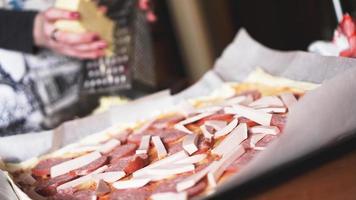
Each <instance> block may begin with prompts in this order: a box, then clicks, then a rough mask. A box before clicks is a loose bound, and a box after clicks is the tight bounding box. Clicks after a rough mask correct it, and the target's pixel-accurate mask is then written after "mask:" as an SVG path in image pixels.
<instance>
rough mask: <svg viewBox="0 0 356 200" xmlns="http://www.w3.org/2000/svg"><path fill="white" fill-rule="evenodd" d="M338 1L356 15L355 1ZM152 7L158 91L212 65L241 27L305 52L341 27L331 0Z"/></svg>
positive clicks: (186, 2) (179, 0)
mask: <svg viewBox="0 0 356 200" xmlns="http://www.w3.org/2000/svg"><path fill="white" fill-rule="evenodd" d="M340 2H341V4H342V8H343V10H344V12H348V13H350V14H351V15H352V16H354V17H355V16H356V1H340ZM154 11H155V13H156V15H157V19H158V20H157V21H156V22H155V23H154V24H152V27H151V28H152V37H153V46H154V57H155V62H156V65H155V68H156V73H157V76H156V77H157V85H158V88H157V89H163V88H171V89H172V90H173V92H176V91H179V90H181V89H182V88H184V87H186V86H187V85H189V84H191V83H192V82H194V81H196V80H198V79H199V78H200V77H201V76H202V74H204V72H206V71H207V70H208V69H210V68H211V67H212V66H213V64H214V60H215V59H216V58H218V57H219V55H220V54H221V53H222V51H223V49H224V48H225V47H226V46H227V45H228V44H229V43H230V42H231V41H232V40H233V38H234V36H235V34H236V33H237V31H238V30H239V29H240V28H241V27H244V28H246V29H247V31H248V32H249V33H250V34H251V36H252V37H253V38H255V39H256V40H257V41H259V42H260V43H262V44H264V45H265V46H267V47H270V48H274V49H279V50H306V49H307V47H308V45H309V44H310V43H311V42H312V41H315V40H331V39H332V37H333V33H334V30H335V28H336V26H337V20H336V16H335V11H334V8H333V4H332V1H331V0H328V1H326V0H288V1H284V0H264V1H258V0H219V1H216V0H168V1H167V0H156V1H154Z"/></svg>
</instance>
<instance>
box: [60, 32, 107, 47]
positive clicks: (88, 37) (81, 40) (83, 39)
mask: <svg viewBox="0 0 356 200" xmlns="http://www.w3.org/2000/svg"><path fill="white" fill-rule="evenodd" d="M99 39H100V37H99V36H98V34H96V33H69V32H65V31H57V32H56V40H57V42H59V43H63V44H67V45H77V44H85V43H91V42H94V41H97V40H99Z"/></svg>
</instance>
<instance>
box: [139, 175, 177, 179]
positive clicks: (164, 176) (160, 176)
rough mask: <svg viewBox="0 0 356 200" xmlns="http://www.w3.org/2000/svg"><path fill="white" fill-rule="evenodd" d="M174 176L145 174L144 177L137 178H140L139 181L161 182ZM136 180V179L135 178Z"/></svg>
mask: <svg viewBox="0 0 356 200" xmlns="http://www.w3.org/2000/svg"><path fill="white" fill-rule="evenodd" d="M174 176H175V174H168V175H167V174H166V175H163V174H162V175H153V174H145V175H141V176H139V177H137V178H140V179H150V180H151V181H161V180H164V179H168V178H172V177H174ZM135 178H136V177H135Z"/></svg>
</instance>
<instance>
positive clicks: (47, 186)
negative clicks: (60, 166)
mask: <svg viewBox="0 0 356 200" xmlns="http://www.w3.org/2000/svg"><path fill="white" fill-rule="evenodd" d="M76 177H77V175H76V174H75V173H67V174H63V175H61V176H57V177H55V178H51V179H49V180H45V181H43V182H41V183H40V184H39V185H38V186H37V187H36V192H37V193H38V194H40V195H42V196H51V195H54V194H55V193H56V192H57V191H56V188H57V187H58V186H59V185H62V184H63V183H66V182H68V181H71V180H73V179H75V178H76Z"/></svg>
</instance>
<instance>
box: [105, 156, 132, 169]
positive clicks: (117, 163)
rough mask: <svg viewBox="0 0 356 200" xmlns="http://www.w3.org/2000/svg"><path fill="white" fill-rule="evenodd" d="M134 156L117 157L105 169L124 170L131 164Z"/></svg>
mask: <svg viewBox="0 0 356 200" xmlns="http://www.w3.org/2000/svg"><path fill="white" fill-rule="evenodd" d="M133 157H134V156H128V157H124V158H120V159H115V160H113V161H112V162H111V164H110V165H109V167H108V168H107V169H106V170H105V171H106V172H112V171H122V170H124V168H125V167H126V166H127V165H128V164H129V162H130V161H131V159H132V158H133Z"/></svg>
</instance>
